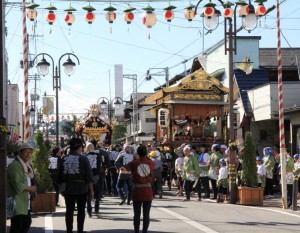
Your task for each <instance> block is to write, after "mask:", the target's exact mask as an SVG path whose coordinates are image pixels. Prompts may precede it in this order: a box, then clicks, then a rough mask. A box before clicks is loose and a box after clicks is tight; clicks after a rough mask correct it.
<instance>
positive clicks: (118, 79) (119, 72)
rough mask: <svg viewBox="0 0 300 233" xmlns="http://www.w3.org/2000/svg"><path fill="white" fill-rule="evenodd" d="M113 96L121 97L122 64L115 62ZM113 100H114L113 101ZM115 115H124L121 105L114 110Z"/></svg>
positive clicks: (121, 116)
mask: <svg viewBox="0 0 300 233" xmlns="http://www.w3.org/2000/svg"><path fill="white" fill-rule="evenodd" d="M115 97H120V98H122V100H124V99H123V65H121V64H116V65H115ZM114 102H115V101H114ZM115 115H116V117H117V118H121V119H122V118H123V116H124V108H123V105H122V106H121V107H120V109H118V110H116V111H115Z"/></svg>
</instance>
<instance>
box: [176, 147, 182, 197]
mask: <svg viewBox="0 0 300 233" xmlns="http://www.w3.org/2000/svg"><path fill="white" fill-rule="evenodd" d="M176 152H177V155H178V158H177V159H176V160H175V173H176V176H177V179H178V191H177V193H176V194H177V196H183V179H182V175H183V172H182V166H183V149H182V148H179V149H177V150H176Z"/></svg>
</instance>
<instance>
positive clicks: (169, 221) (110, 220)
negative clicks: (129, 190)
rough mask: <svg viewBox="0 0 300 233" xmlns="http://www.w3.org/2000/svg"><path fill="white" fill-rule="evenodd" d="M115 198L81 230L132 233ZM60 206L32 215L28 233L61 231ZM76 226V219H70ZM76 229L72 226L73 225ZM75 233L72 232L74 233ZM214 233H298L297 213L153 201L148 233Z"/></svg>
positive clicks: (270, 206)
mask: <svg viewBox="0 0 300 233" xmlns="http://www.w3.org/2000/svg"><path fill="white" fill-rule="evenodd" d="M118 203H119V199H118V198H116V197H105V198H104V199H103V202H101V217H100V218H97V217H96V216H93V217H92V218H87V219H86V222H85V230H86V231H87V232H92V233H129V232H133V230H132V229H133V224H132V218H133V211H132V206H127V205H122V206H119V205H118ZM64 211H65V208H64V207H63V206H62V207H60V208H58V209H57V212H56V213H53V214H44V215H43V214H39V215H33V223H32V228H31V231H30V232H31V233H44V232H45V233H62V232H65V223H64ZM74 223H76V217H75V219H74ZM74 226H75V229H76V224H74ZM75 232H76V231H75ZM158 232H162V233H182V232H188V233H195V232H205V233H215V232H222V233H223V232H230V233H232V232H256V233H259V232H272V233H273V232H280V233H283V232H300V209H299V211H291V210H282V209H281V208H279V200H278V199H277V200H268V201H266V202H265V207H247V206H240V205H230V204H218V203H216V202H214V201H211V200H203V201H201V202H197V201H196V197H195V198H192V200H191V201H190V202H181V201H180V198H177V197H176V196H174V195H166V196H164V198H163V199H155V200H154V202H153V207H152V209H151V223H150V228H149V233H158Z"/></svg>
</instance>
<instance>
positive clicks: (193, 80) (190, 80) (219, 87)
mask: <svg viewBox="0 0 300 233" xmlns="http://www.w3.org/2000/svg"><path fill="white" fill-rule="evenodd" d="M181 90H190V91H216V92H217V93H223V94H228V93H229V89H228V88H227V87H225V86H223V84H222V83H220V81H219V80H218V79H216V78H215V77H212V76H210V75H209V74H208V73H207V72H206V71H205V70H203V69H199V70H196V71H195V72H194V73H192V74H190V75H188V76H186V77H184V78H183V79H182V80H181V81H179V82H177V83H176V84H174V85H172V86H170V87H164V88H163V91H164V92H166V93H169V92H174V91H181Z"/></svg>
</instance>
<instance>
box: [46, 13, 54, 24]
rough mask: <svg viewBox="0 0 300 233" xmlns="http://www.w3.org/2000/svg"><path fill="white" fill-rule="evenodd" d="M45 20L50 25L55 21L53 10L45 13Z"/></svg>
mask: <svg viewBox="0 0 300 233" xmlns="http://www.w3.org/2000/svg"><path fill="white" fill-rule="evenodd" d="M46 20H47V22H48V23H49V24H50V25H52V24H53V23H54V22H55V21H56V15H55V14H54V12H53V11H49V13H48V14H47V15H46Z"/></svg>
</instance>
